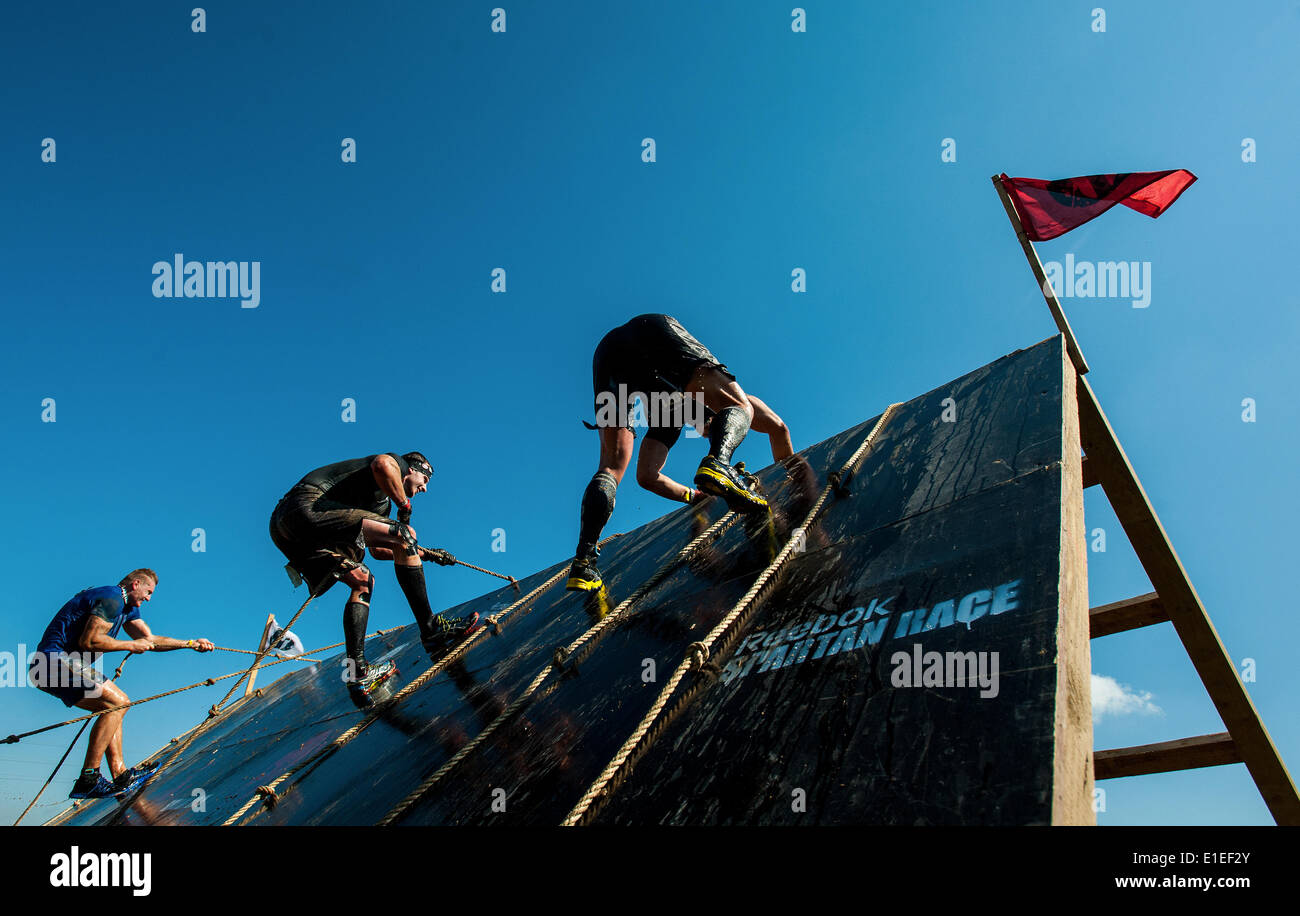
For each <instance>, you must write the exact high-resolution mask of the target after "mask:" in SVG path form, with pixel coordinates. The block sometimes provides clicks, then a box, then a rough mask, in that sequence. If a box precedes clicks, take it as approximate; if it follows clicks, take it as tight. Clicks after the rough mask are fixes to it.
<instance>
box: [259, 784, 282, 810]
mask: <svg viewBox="0 0 1300 916" xmlns="http://www.w3.org/2000/svg"><path fill="white" fill-rule="evenodd" d="M257 794H258V795H260V796H261V797H262V798H263V799H265V800H266V807H268V808H274V807H275V806H276V805H277V804H278V803H279V801H280V796H279V794H278V793H277V792H276V791H275V789H272V788H271V787H270V786H258V787H257Z"/></svg>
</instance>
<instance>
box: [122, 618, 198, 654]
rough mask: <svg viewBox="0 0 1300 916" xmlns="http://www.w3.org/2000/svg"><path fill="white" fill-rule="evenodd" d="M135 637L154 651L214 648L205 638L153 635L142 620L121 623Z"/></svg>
mask: <svg viewBox="0 0 1300 916" xmlns="http://www.w3.org/2000/svg"><path fill="white" fill-rule="evenodd" d="M122 629H124V630H126V631H127V632H128V633H130V634H131V635H132V636H134V637H135V638H136V639H142V640H144V641H146V642H148V643H149V644H150V645H151V646H153V651H154V652H171V651H172V650H174V649H194V650H195V651H197V652H211V651H212V650H213V648H214V646H213V645H212V643H211V642H210V641H209V640H206V639H173V638H172V637H170V636H155V635H154V634H153V633H152V632H151V631H150V630H149V625H148V624H147V623H145V622H144V621H143V620H128V621H127V622H126V623H125V624H123V625H122Z"/></svg>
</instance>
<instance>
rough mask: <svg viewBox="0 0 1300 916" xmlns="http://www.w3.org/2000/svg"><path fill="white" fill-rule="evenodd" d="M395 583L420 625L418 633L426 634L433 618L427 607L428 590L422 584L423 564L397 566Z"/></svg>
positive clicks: (431, 610) (430, 609)
mask: <svg viewBox="0 0 1300 916" xmlns="http://www.w3.org/2000/svg"><path fill="white" fill-rule="evenodd" d="M396 572H397V584H398V585H399V586H401V589H402V594H403V595H405V596H406V603H407V604H409V605H410V606H411V613H412V614H414V615H415V622H416V624H418V625H419V627H420V635H421V636H427V635H428V634H429V632H430V629H429V628H430V625H431V622H432V620H433V609H432V608H430V607H429V591H428V589H427V587H426V586H425V584H424V566H422V565H421V564H418V563H417V564H416V565H415V566H401V565H399V566H397V567H396Z"/></svg>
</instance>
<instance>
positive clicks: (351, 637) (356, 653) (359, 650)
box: [343, 601, 370, 678]
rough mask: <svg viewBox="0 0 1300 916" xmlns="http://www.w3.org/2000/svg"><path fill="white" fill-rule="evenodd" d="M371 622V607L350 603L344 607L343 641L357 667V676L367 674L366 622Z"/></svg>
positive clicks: (355, 602)
mask: <svg viewBox="0 0 1300 916" xmlns="http://www.w3.org/2000/svg"><path fill="white" fill-rule="evenodd" d="M369 620H370V605H368V604H363V603H362V602H360V601H349V602H348V603H347V604H346V605H344V607H343V640H344V644H345V645H346V646H347V652H348V658H350V659H352V661H353V663H354V664H355V665H356V670H355V672H354V673H355V675H356V676H357V677H358V678H360V677H362V676H363V675H364V674H365V673H366V622H367V621H369Z"/></svg>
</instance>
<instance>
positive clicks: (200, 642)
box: [28, 569, 213, 798]
mask: <svg viewBox="0 0 1300 916" xmlns="http://www.w3.org/2000/svg"><path fill="white" fill-rule="evenodd" d="M157 584H158V574H157V573H155V572H154V571H153V570H151V569H136V570H133V571H131V572H129V573H127V574H126V576H125V577H123V579H122V581H121V582H119V583H118V584H117V585H105V586H102V587H100V588H88V589H86V590H85V591H82V592H78V593H77V594H76V595H74V596H73V597H72V599H71V600H69V601H68V603H67V604H65V605H63V607H61V608H59V612H58V613H57V614H55V615H54V619H53V620H51V621H50V625H49V626H48V627H46V628H45V633H44V634H43V635H42V636H41V641H40V644H39V645H38V646H37V647H36V651H35V652H34V653H33V654H32V659H31V664H30V666H29V668H28V678H29V679H30V680H31V682H32V684H33V686H35V687H38V688H40V689H41V690H43V691H45V692H46V693H48V694H50V695H52V696H56V697H58V698H59V699H60V700H62V701H63V704H64V705H65V706H76V707H79V708H81V709H86V710H89V711H91V712H99V711H100V710H104V709H112V708H113V707H116V706H122V705H123V704H126V703H129V702H130V700H129V699H128V697H127V695H126V694H125V693H124V692H123V691H122V688H121V687H118V686H117V685H116V684H114V683H112V682H110V681H109V680H108V679H107V678H106V677H105V676H104V673H103V672H102V671H100V670H98V669H96V668H95V667H94V665H95V664H96V662H97V661H98V660H99V657H100V653H103V652H123V651H125V652H132V653H136V654H138V653H140V652H170V651H172V650H173V649H194V650H195V651H197V652H211V651H212V649H213V645H212V643H211V642H209V641H208V640H206V639H173V638H171V637H170V636H155V635H154V634H153V633H152V632H151V631H150V630H149V626H148V624H146V623H145V622H144V620H143V618H141V616H140V606H141V605H142V604H143V603H144V602H146V601H148V600H149V599H150V598H151V597H152V596H153V590H154V587H155V586H156V585H157ZM123 630H125V631H126V635H127V637H129V638H127V639H119V638H118V636H119V634H121V633H122V631H123ZM125 715H126V710H125V709H121V710H117V711H116V712H109V713H105V714H104V715H102V716H99V717H98V718H97V719H96V720H95V725H94V727H93V728H91V730H90V744H89V745H88V746H87V748H86V759H85V762H84V763H83V764H82V769H81V775H80V776H79V777H77V782H76V784H75V785H74V786H73V787H72V792H71V793H69V797H71V798H105V797H107V796H110V795H118V794H120V793H122V792H123V791H125V790H126V789H127V787H129V786H130V785H131V784H132V783H134V782H135V781H136V780H137V779H138V778H139V777H140V776H141V775H143V774H144V772H145V771H143V770H142V769H141V768H140V767H131V768H130V769H128V768H127V766H126V761H125V760H123V758H122V718H123V716H125ZM106 753H107V755H108V768H109V770H110V772H111V773H112V774H113V778H112V780H111V781H110V780H107V779H105V778H104V776H103V774H102V773H101V772H100V769H99V766H100V763H101V761H102V760H103V759H104V755H105V754H106Z"/></svg>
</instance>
